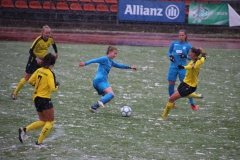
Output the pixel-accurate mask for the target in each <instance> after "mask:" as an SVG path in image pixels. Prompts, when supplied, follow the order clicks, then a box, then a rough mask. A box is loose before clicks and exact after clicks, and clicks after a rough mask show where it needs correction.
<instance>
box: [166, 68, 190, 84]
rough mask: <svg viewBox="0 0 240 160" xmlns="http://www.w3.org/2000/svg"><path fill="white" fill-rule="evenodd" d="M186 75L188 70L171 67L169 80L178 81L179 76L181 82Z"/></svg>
mask: <svg viewBox="0 0 240 160" xmlns="http://www.w3.org/2000/svg"><path fill="white" fill-rule="evenodd" d="M185 75H186V70H185V69H178V68H169V70H168V76H167V80H168V81H171V82H176V80H177V76H178V77H179V80H180V82H182V81H183V79H184V77H185Z"/></svg>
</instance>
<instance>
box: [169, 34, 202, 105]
mask: <svg viewBox="0 0 240 160" xmlns="http://www.w3.org/2000/svg"><path fill="white" fill-rule="evenodd" d="M178 38H179V40H175V41H173V42H172V43H171V45H170V47H169V50H168V53H167V54H168V56H169V58H170V65H169V70H168V76H167V80H168V93H169V97H170V96H171V95H172V94H173V93H174V92H175V91H174V87H175V82H176V80H177V76H178V77H179V80H180V81H181V82H182V81H183V79H184V77H185V75H186V70H184V69H179V68H178V65H183V66H185V65H187V62H186V59H188V60H190V57H189V51H190V49H191V48H192V46H191V44H190V43H188V42H187V33H186V31H185V30H180V31H179V32H178ZM189 101H190V104H191V108H192V109H193V110H198V106H196V105H195V104H194V100H193V98H189ZM174 107H175V104H174Z"/></svg>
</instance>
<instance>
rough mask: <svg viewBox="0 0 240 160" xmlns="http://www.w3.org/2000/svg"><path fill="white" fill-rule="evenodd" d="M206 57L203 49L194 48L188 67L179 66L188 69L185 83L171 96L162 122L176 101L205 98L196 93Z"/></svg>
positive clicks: (191, 50) (191, 51)
mask: <svg viewBox="0 0 240 160" xmlns="http://www.w3.org/2000/svg"><path fill="white" fill-rule="evenodd" d="M206 55H207V53H206V52H205V51H204V50H203V49H202V48H195V47H192V48H191V49H190V55H189V56H190V58H191V61H190V62H189V63H188V65H186V66H183V65H178V68H180V69H186V70H187V73H186V76H185V78H184V79H183V82H181V83H180V85H179V86H178V90H177V91H176V92H174V93H173V94H172V95H171V96H170V98H169V100H168V103H167V105H166V107H165V109H164V112H163V114H162V116H161V117H160V120H162V119H164V118H166V117H167V115H168V113H169V112H170V111H171V109H172V108H173V105H174V101H176V100H177V99H179V98H182V97H184V98H203V96H202V94H196V93H194V92H195V91H196V89H197V85H198V75H199V72H200V69H201V66H202V64H203V63H204V61H205V59H206Z"/></svg>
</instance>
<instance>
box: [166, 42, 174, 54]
mask: <svg viewBox="0 0 240 160" xmlns="http://www.w3.org/2000/svg"><path fill="white" fill-rule="evenodd" d="M173 47H174V42H172V43H171V45H170V47H169V49H168V52H167V55H168V57H170V56H171V55H172V52H173Z"/></svg>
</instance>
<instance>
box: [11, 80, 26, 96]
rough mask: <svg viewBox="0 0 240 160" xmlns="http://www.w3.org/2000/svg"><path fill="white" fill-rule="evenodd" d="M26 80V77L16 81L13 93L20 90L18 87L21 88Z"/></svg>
mask: <svg viewBox="0 0 240 160" xmlns="http://www.w3.org/2000/svg"><path fill="white" fill-rule="evenodd" d="M26 82H27V81H26V79H25V78H22V79H21V80H20V81H19V83H18V85H17V87H16V89H15V91H14V92H13V94H15V95H17V94H18V92H19V91H20V89H22V87H23V86H24V84H25V83H26Z"/></svg>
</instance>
